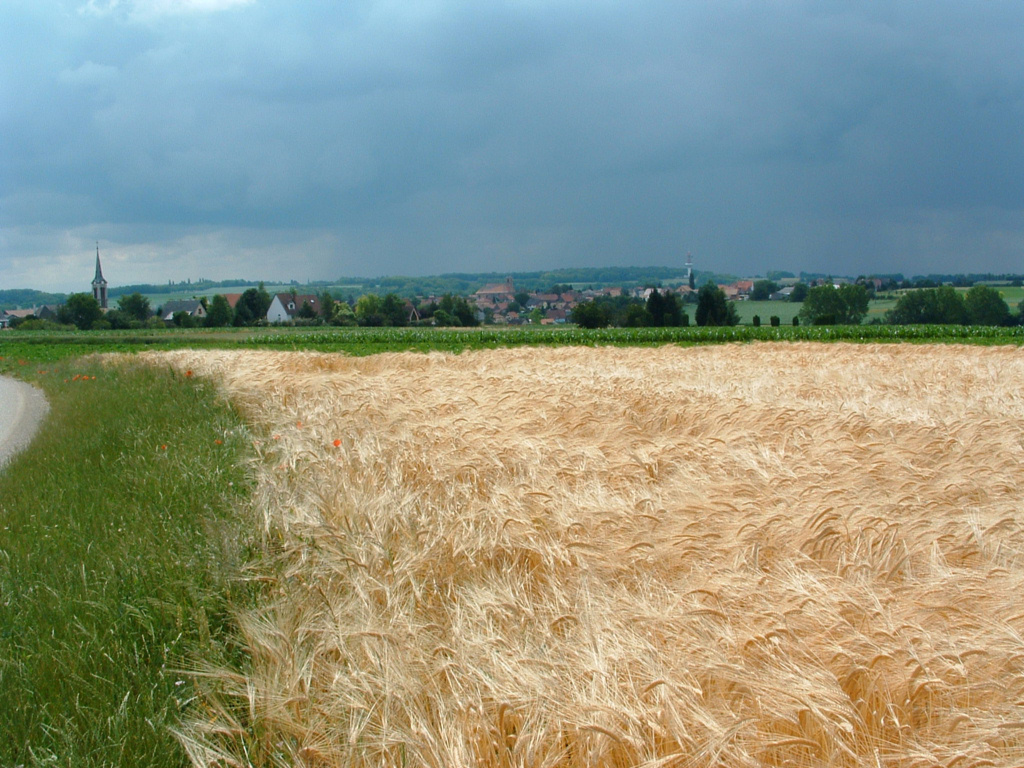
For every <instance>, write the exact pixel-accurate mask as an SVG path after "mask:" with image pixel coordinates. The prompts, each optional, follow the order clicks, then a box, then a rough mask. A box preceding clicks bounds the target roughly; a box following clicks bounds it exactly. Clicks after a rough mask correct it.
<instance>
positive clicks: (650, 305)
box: [647, 288, 665, 327]
mask: <svg viewBox="0 0 1024 768" xmlns="http://www.w3.org/2000/svg"><path fill="white" fill-rule="evenodd" d="M647 314H649V315H650V316H651V325H653V326H657V327H661V326H663V325H665V302H664V301H662V297H661V291H659V290H658V289H657V288H655V289H653V290H652V291H651V293H650V295H649V296H648V297H647Z"/></svg>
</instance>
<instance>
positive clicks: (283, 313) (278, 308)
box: [267, 293, 320, 323]
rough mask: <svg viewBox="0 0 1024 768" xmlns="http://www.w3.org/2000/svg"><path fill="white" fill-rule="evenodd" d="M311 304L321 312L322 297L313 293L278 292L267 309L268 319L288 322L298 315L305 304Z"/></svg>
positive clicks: (276, 321) (274, 321)
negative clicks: (299, 294) (300, 294)
mask: <svg viewBox="0 0 1024 768" xmlns="http://www.w3.org/2000/svg"><path fill="white" fill-rule="evenodd" d="M305 304H309V306H310V308H311V309H312V310H313V311H314V312H316V314H317V315H319V314H320V299H319V298H317V297H316V296H314V295H313V294H311V293H310V294H305V295H302V296H298V295H295V294H291V293H277V294H274V298H273V299H271V301H270V308H269V309H268V310H267V321H268V322H271V323H288V322H291V321H292V320H294V319H295V318H296V317H298V314H299V312H300V311H301V310H302V307H303V305H305Z"/></svg>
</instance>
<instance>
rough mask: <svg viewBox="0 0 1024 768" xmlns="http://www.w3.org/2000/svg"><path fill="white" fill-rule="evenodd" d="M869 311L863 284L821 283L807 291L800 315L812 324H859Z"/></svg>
mask: <svg viewBox="0 0 1024 768" xmlns="http://www.w3.org/2000/svg"><path fill="white" fill-rule="evenodd" d="M867 311H868V293H867V290H866V289H865V288H864V286H863V285H853V284H848V285H843V286H840V287H839V288H836V287H835V286H834V285H821V286H817V287H815V288H811V289H810V290H808V291H807V297H806V298H805V299H804V305H803V306H802V307H801V308H800V317H802V318H803V319H804V320H805V321H806V322H808V323H810V324H811V325H858V324H859V323H860V321H861V320H863V319H864V315H866V314H867Z"/></svg>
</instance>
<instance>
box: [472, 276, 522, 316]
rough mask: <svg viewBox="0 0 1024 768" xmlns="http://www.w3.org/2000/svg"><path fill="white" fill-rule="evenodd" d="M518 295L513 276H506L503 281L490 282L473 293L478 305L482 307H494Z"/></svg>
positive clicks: (506, 302)
mask: <svg viewBox="0 0 1024 768" xmlns="http://www.w3.org/2000/svg"><path fill="white" fill-rule="evenodd" d="M515 295H516V287H515V284H514V283H513V282H512V278H511V277H506V278H505V282H503V283H490V284H488V285H485V286H484V287H483V288H481V289H480V290H478V291H477V292H476V293H474V294H473V299H474V301H475V302H476V305H477V306H478V307H480V308H481V309H482V308H484V307H490V308H494V307H495V306H496V305H498V304H501V303H505V304H506V305H507V304H508V302H510V301H512V300H513V299H514V298H515Z"/></svg>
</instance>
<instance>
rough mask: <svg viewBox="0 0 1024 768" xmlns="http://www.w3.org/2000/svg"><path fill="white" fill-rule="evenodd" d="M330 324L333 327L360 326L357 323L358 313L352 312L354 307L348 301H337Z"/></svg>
mask: <svg viewBox="0 0 1024 768" xmlns="http://www.w3.org/2000/svg"><path fill="white" fill-rule="evenodd" d="M328 322H330V324H331V325H357V324H358V323H357V322H356V313H355V312H353V311H352V306H351V305H350V304H349V303H348V302H347V301H336V302H335V303H334V309H333V311H332V314H331V319H330V320H329V321H328Z"/></svg>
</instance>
